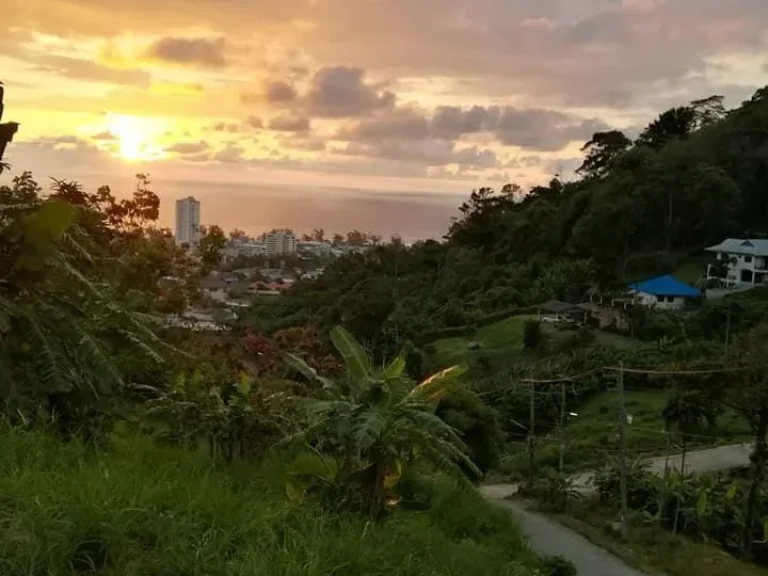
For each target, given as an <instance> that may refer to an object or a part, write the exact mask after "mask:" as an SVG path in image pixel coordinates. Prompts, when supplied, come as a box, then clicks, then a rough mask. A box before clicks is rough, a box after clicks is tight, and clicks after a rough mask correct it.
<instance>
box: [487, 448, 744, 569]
mask: <svg viewBox="0 0 768 576" xmlns="http://www.w3.org/2000/svg"><path fill="white" fill-rule="evenodd" d="M751 450H752V448H751V445H750V444H731V445H728V446H719V447H717V448H709V449H707V450H697V451H695V452H690V453H689V454H688V455H687V456H686V459H685V469H686V472H700V473H701V472H714V471H717V470H725V469H728V468H737V467H741V466H747V465H749V455H750V452H751ZM648 463H649V464H650V467H651V470H653V471H654V472H656V473H657V474H662V473H663V471H664V458H663V457H661V458H653V459H650V460H648ZM680 465H681V457H680V455H675V456H673V457H671V458H670V466H673V467H676V468H678V469H679V468H680ZM590 476H591V473H585V474H579V475H577V476H574V477H573V480H574V485H575V487H576V488H577V489H578V490H579V491H581V492H589V491H591V490H592V486H591V485H590V484H589V479H590ZM516 492H517V485H516V484H490V485H488V486H481V487H480V493H481V494H482V495H483V497H484V498H486V499H488V500H490V501H492V502H494V503H496V504H498V505H499V506H503V507H504V508H507V509H509V510H510V511H511V512H513V513H514V514H515V515H516V516H517V518H518V519H519V520H520V526H521V527H522V529H523V531H524V532H525V534H526V535H527V536H528V541H529V542H530V545H531V548H533V549H534V550H535V551H536V552H538V553H540V554H546V555H550V556H558V555H560V556H563V557H564V558H567V559H568V560H570V561H571V562H573V563H574V565H575V566H576V568H577V569H578V571H579V575H580V576H647V575H646V574H643V573H642V572H638V571H637V570H634V569H632V568H630V567H628V566H627V565H626V564H624V563H623V562H622V561H621V560H619V559H618V558H616V557H615V556H613V555H612V554H610V553H609V552H607V551H605V550H603V549H602V548H600V547H598V546H595V545H594V544H592V543H591V542H589V541H588V540H587V539H586V538H583V537H582V536H580V535H578V534H576V533H575V532H573V531H572V530H570V529H568V528H566V527H565V526H563V525H561V524H559V523H557V522H556V521H554V520H550V519H549V518H547V517H545V516H542V515H541V514H537V513H535V512H532V511H530V510H527V509H526V508H525V506H524V505H523V504H522V503H520V502H514V501H511V500H506V498H508V497H509V496H512V495H513V494H515V493H516Z"/></svg>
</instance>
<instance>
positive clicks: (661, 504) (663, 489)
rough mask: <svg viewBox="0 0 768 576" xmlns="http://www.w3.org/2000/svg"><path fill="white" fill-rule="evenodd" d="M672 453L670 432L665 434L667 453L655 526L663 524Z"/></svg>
mask: <svg viewBox="0 0 768 576" xmlns="http://www.w3.org/2000/svg"><path fill="white" fill-rule="evenodd" d="M670 452H672V432H667V452H666V454H665V455H664V476H663V478H662V484H661V492H660V493H659V514H658V520H657V525H658V526H659V527H661V526H663V524H664V508H665V506H666V500H667V484H668V483H669V455H670Z"/></svg>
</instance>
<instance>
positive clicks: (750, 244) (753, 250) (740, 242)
mask: <svg viewBox="0 0 768 576" xmlns="http://www.w3.org/2000/svg"><path fill="white" fill-rule="evenodd" d="M706 250H707V252H726V253H728V254H746V255H748V256H768V240H766V239H759V238H749V239H744V238H728V239H726V240H723V241H722V242H720V244H717V245H716V246H710V247H709V248H707V249H706Z"/></svg>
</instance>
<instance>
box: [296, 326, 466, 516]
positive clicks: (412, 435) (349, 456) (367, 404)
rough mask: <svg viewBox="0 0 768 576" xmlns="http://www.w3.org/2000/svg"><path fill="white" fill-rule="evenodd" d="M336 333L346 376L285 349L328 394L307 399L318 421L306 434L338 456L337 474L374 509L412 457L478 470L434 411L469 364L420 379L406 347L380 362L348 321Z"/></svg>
mask: <svg viewBox="0 0 768 576" xmlns="http://www.w3.org/2000/svg"><path fill="white" fill-rule="evenodd" d="M330 336H331V341H332V342H333V345H334V347H335V348H336V350H337V351H338V353H339V355H340V356H341V357H342V359H343V361H344V365H345V367H346V374H345V378H343V379H342V380H341V381H334V380H331V379H329V378H325V377H323V376H322V375H319V374H318V373H317V372H316V371H315V370H314V369H312V368H310V367H309V366H308V365H307V364H306V363H305V362H304V361H303V360H301V359H300V358H298V357H297V356H294V355H291V354H285V355H284V358H285V361H286V362H287V363H288V364H289V365H290V366H291V367H292V368H293V369H294V370H296V371H297V372H298V373H300V374H302V375H303V376H304V377H306V378H307V379H309V380H311V381H314V382H316V383H318V384H320V385H321V386H322V389H323V398H321V399H310V400H306V407H307V410H308V412H309V414H310V417H311V422H312V424H311V425H310V427H309V428H308V429H307V430H305V431H304V432H302V433H301V435H300V436H301V438H302V439H303V440H304V441H306V442H307V443H308V444H309V445H311V446H312V447H313V448H314V449H316V450H317V451H318V452H319V453H320V454H322V455H324V456H326V457H327V456H332V457H333V458H335V460H336V461H337V463H338V468H337V470H338V472H337V475H338V481H339V482H340V483H341V484H342V485H344V486H347V487H348V488H350V489H352V490H356V491H357V492H358V493H359V495H360V496H361V501H362V503H363V505H364V506H365V507H366V508H367V510H368V512H369V513H370V514H371V515H372V516H374V517H379V516H381V514H382V513H383V512H384V511H385V509H386V506H387V503H388V501H391V499H390V498H389V497H390V496H391V494H392V491H393V489H394V488H395V487H396V486H397V483H398V481H399V479H400V474H401V472H402V470H403V469H404V468H405V467H406V466H407V465H409V464H413V463H421V462H424V463H431V464H432V465H436V466H437V467H439V468H441V469H443V470H445V471H447V472H450V473H452V474H455V475H457V476H459V477H463V478H464V479H465V480H466V476H464V472H463V471H464V470H468V471H470V472H471V473H472V474H475V475H477V476H478V477H479V475H480V472H479V470H478V469H477V467H476V466H475V465H474V464H473V463H472V461H471V460H470V459H469V457H468V456H467V447H466V445H465V444H464V442H463V441H462V440H461V438H460V437H459V435H458V433H457V431H456V430H455V429H454V428H452V427H451V426H449V425H448V424H446V423H445V422H444V421H443V420H442V419H441V418H440V417H438V416H437V415H436V414H435V410H436V408H437V404H438V401H439V399H440V396H441V395H442V394H443V392H444V391H445V390H446V389H447V386H448V385H449V384H450V383H451V382H452V381H453V380H454V379H455V378H456V377H457V376H459V375H461V374H462V373H463V372H464V370H465V367H462V366H454V367H452V368H448V369H446V370H443V371H442V372H439V373H437V374H435V375H433V376H431V377H429V378H427V379H426V380H424V381H423V382H421V383H418V384H416V383H414V382H412V381H410V380H409V379H408V378H407V377H406V376H405V357H404V354H402V353H401V354H400V355H398V356H397V357H396V358H395V359H394V360H392V361H391V362H390V363H389V364H388V365H386V366H385V367H384V368H382V369H374V368H373V366H372V365H371V362H370V359H369V358H368V355H367V354H366V352H365V349H364V348H363V347H362V346H361V345H360V343H359V342H358V341H357V340H355V338H354V337H353V336H352V335H351V334H350V333H349V332H348V331H347V330H346V329H344V328H343V327H341V326H337V327H335V328H333V329H332V330H331V333H330Z"/></svg>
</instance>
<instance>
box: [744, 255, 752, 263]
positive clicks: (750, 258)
mask: <svg viewBox="0 0 768 576" xmlns="http://www.w3.org/2000/svg"><path fill="white" fill-rule="evenodd" d="M744 262H746V263H747V264H749V263H750V262H752V256H744Z"/></svg>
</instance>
